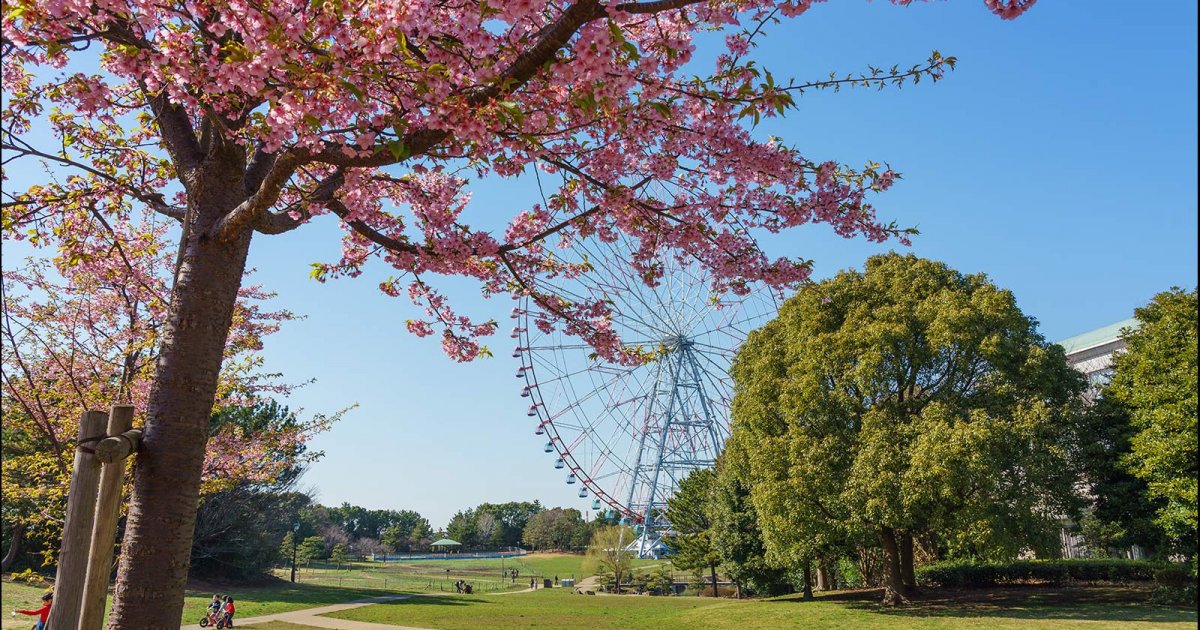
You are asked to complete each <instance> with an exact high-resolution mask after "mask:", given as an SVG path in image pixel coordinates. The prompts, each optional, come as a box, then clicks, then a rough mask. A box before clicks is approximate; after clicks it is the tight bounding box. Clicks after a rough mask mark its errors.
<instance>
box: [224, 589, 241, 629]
mask: <svg viewBox="0 0 1200 630" xmlns="http://www.w3.org/2000/svg"><path fill="white" fill-rule="evenodd" d="M236 610H237V609H236V608H234V607H233V598H232V597H230V596H228V595H226V596H225V607H224V608H222V609H221V612H222V613H223V614H224V615H225V627H226V628H232V627H233V613H234V612H236Z"/></svg>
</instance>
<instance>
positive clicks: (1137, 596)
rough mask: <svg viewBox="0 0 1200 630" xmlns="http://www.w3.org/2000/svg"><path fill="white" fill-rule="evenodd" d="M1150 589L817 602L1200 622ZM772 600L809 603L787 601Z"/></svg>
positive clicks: (899, 611)
mask: <svg viewBox="0 0 1200 630" xmlns="http://www.w3.org/2000/svg"><path fill="white" fill-rule="evenodd" d="M1149 597H1150V588H1149V587H1146V586H1115V585H1114V586H1088V587H1078V586H1074V587H1052V586H1007V587H996V588H988V589H928V590H925V591H923V592H922V593H920V594H919V595H918V596H917V597H915V598H913V600H912V601H911V603H909V604H908V605H906V606H900V607H895V608H889V607H885V606H883V605H881V604H880V603H879V602H880V600H881V599H882V598H883V591H882V589H874V590H862V591H849V592H843V593H831V594H829V595H824V596H820V597H818V599H817V600H815V601H818V602H821V601H824V602H834V601H836V602H843V603H844V604H845V605H846V607H848V608H851V609H855V610H861V611H864V612H871V613H876V614H884V615H894V616H897V617H914V618H916V617H974V618H989V617H996V618H1012V619H1062V620H1073V621H1150V622H1159V623H1164V622H1191V623H1196V611H1194V610H1191V609H1186V608H1172V607H1167V606H1157V605H1153V604H1150V603H1148V600H1149ZM773 601H782V602H796V603H805V602H804V601H803V600H801V599H796V598H787V599H780V600H773Z"/></svg>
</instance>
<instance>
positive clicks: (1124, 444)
mask: <svg viewBox="0 0 1200 630" xmlns="http://www.w3.org/2000/svg"><path fill="white" fill-rule="evenodd" d="M1081 433H1082V434H1083V435H1085V436H1087V439H1084V440H1081V441H1080V444H1079V451H1078V453H1077V455H1076V460H1077V462H1078V465H1079V468H1080V471H1081V472H1082V474H1083V479H1084V481H1085V482H1086V483H1087V487H1088V495H1089V496H1090V499H1091V500H1090V505H1089V506H1088V507H1087V509H1086V512H1085V514H1084V515H1083V517H1082V518H1081V519H1080V523H1079V525H1080V533H1081V534H1082V535H1083V538H1084V540H1085V542H1086V543H1087V545H1088V547H1089V548H1090V549H1091V550H1092V552H1093V553H1095V554H1099V555H1109V554H1112V553H1114V552H1117V551H1118V550H1121V549H1128V548H1130V547H1132V546H1133V545H1137V546H1139V547H1140V548H1141V549H1142V550H1143V551H1144V552H1145V553H1146V554H1147V555H1149V556H1151V557H1158V558H1161V557H1165V556H1167V555H1170V554H1171V553H1172V552H1173V551H1174V549H1173V547H1174V545H1173V544H1172V542H1173V541H1171V540H1170V537H1168V536H1167V535H1166V534H1165V533H1164V532H1163V530H1162V528H1160V527H1159V526H1158V524H1157V523H1156V522H1155V517H1156V516H1157V514H1158V511H1159V509H1161V508H1162V506H1163V505H1164V503H1165V502H1164V501H1163V500H1162V499H1161V498H1159V497H1153V496H1151V495H1150V491H1149V486H1148V485H1147V483H1146V481H1145V480H1144V479H1140V478H1138V477H1137V476H1135V475H1134V474H1132V473H1131V472H1130V471H1129V469H1128V466H1127V465H1126V464H1125V458H1126V457H1127V456H1128V455H1129V452H1130V449H1131V446H1130V445H1131V443H1132V440H1133V436H1134V435H1136V433H1137V430H1136V429H1135V428H1134V426H1133V422H1132V420H1131V418H1130V416H1129V411H1128V410H1127V409H1126V408H1125V407H1124V406H1122V405H1121V404H1120V403H1119V402H1117V401H1115V400H1113V399H1111V398H1107V397H1103V396H1101V397H1100V398H1098V399H1097V400H1096V401H1095V403H1094V404H1093V405H1091V406H1090V408H1089V409H1088V410H1087V412H1086V413H1085V414H1084V415H1083V416H1082V424H1081Z"/></svg>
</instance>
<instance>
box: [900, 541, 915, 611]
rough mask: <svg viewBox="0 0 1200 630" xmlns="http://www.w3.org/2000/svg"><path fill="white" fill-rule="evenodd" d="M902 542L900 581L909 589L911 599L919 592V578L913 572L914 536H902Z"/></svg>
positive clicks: (908, 594)
mask: <svg viewBox="0 0 1200 630" xmlns="http://www.w3.org/2000/svg"><path fill="white" fill-rule="evenodd" d="M899 539H900V540H899V542H900V581H901V582H903V583H904V587H905V588H906V589H908V592H907V593H905V595H906V596H909V597H911V596H912V595H915V594H916V592H917V577H916V573H915V572H914V571H913V537H912V534H907V533H906V534H901V535H900V536H899Z"/></svg>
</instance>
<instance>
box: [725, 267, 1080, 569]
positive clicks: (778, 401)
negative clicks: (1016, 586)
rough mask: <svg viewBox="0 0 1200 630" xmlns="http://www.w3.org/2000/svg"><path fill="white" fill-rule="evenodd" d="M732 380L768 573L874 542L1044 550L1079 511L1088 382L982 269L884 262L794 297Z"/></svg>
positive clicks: (1003, 551)
mask: <svg viewBox="0 0 1200 630" xmlns="http://www.w3.org/2000/svg"><path fill="white" fill-rule="evenodd" d="M732 375H733V378H734V386H735V398H734V401H733V409H732V411H733V422H734V428H733V437H732V438H731V439H732V440H733V441H735V442H738V443H740V446H739V448H743V449H745V451H746V453H747V454H748V461H749V476H748V479H749V487H750V494H751V499H752V502H753V504H754V507H755V509H756V510H757V512H758V517H759V518H758V520H759V525H760V527H761V528H762V532H763V540H764V543H765V546H766V551H767V559H768V560H769V561H771V562H772V563H773V564H776V565H779V566H801V565H802V564H803V563H804V562H806V561H810V560H814V559H816V558H818V557H821V556H822V555H828V554H829V552H830V550H848V549H849V548H850V546H851V544H852V543H853V542H854V541H855V540H867V539H868V536H866V535H864V533H865V532H876V531H878V532H891V531H894V532H896V535H897V538H901V537H902V536H908V535H912V536H915V537H919V538H921V540H923V541H924V540H930V541H932V542H933V544H934V547H935V549H934V550H935V552H936V553H938V554H940V555H943V556H947V555H948V556H953V555H982V556H986V557H992V558H1011V557H1014V556H1015V555H1016V554H1017V553H1018V552H1019V551H1021V550H1022V549H1027V548H1030V547H1032V548H1034V549H1035V550H1037V551H1039V552H1042V553H1045V552H1049V551H1051V550H1053V549H1056V548H1057V546H1058V545H1057V536H1056V533H1055V530H1056V526H1057V523H1056V518H1055V517H1056V516H1058V515H1063V514H1074V513H1075V512H1077V493H1076V492H1074V490H1073V482H1074V481H1075V475H1074V474H1073V471H1072V470H1071V468H1070V466H1069V465H1068V458H1067V455H1068V452H1069V451H1070V449H1071V448H1072V445H1073V444H1074V442H1075V439H1076V435H1075V432H1074V430H1075V426H1074V424H1073V423H1074V418H1075V416H1076V405H1077V399H1078V395H1079V394H1080V393H1081V392H1082V391H1083V388H1084V382H1083V379H1082V377H1081V376H1080V375H1079V374H1078V373H1076V372H1075V371H1074V370H1072V369H1071V368H1070V367H1069V366H1068V365H1067V363H1066V359H1065V355H1064V354H1063V350H1062V349H1061V348H1060V347H1058V346H1055V345H1051V344H1048V343H1046V341H1045V340H1044V339H1043V338H1042V336H1041V335H1040V334H1038V332H1037V328H1036V322H1035V321H1034V320H1032V319H1030V318H1029V317H1026V316H1025V315H1024V314H1023V313H1021V311H1020V309H1018V308H1017V305H1016V299H1015V298H1014V296H1013V295H1012V293H1011V292H1009V291H1007V290H1004V289H1001V288H998V287H996V286H995V285H994V284H992V283H991V282H990V281H989V280H988V278H987V277H986V276H984V275H982V274H975V275H964V274H962V273H959V272H957V271H955V270H953V269H951V268H949V267H948V266H946V265H944V264H942V263H938V262H934V261H930V260H924V259H920V258H917V257H914V256H901V255H896V254H888V255H882V256H874V257H872V258H870V259H868V260H867V263H866V269H865V271H864V272H858V271H846V272H842V273H839V274H837V276H835V277H833V278H831V279H828V280H825V281H822V282H820V283H817V284H815V285H810V286H808V287H806V288H804V289H802V290H801V291H800V292H799V293H798V294H797V295H795V296H794V297H792V298H791V299H789V300H788V301H787V302H786V303H785V304H784V305H783V307H782V308H781V309H780V312H779V315H778V317H777V318H776V319H775V320H773V321H771V322H770V323H768V324H767V325H766V326H764V327H763V328H761V329H759V330H757V331H754V332H753V333H751V335H750V337H749V339H748V340H747V342H746V344H745V345H744V346H743V348H742V350H741V351H740V352H739V353H738V356H737V359H736V361H735V362H734V365H733V369H732Z"/></svg>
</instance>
